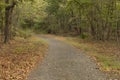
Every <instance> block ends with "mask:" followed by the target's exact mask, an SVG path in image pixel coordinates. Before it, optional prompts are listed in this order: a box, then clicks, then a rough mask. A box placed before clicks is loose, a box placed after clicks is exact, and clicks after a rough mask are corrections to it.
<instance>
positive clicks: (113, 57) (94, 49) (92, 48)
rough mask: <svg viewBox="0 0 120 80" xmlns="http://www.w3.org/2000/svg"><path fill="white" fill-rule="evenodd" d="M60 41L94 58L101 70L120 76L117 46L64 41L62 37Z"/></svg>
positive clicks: (119, 59) (73, 40) (72, 39)
mask: <svg viewBox="0 0 120 80" xmlns="http://www.w3.org/2000/svg"><path fill="white" fill-rule="evenodd" d="M59 39H61V40H64V41H65V42H67V43H69V44H71V45H73V46H75V47H77V48H79V49H80V50H82V51H84V52H85V53H87V54H88V55H89V56H92V57H93V58H94V59H95V61H96V62H97V63H98V65H99V66H100V69H101V70H103V71H106V72H113V73H117V74H120V52H119V48H118V46H117V45H115V44H111V43H104V42H94V41H87V40H83V39H80V38H72V37H66V38H64V39H63V38H62V37H61V38H59Z"/></svg>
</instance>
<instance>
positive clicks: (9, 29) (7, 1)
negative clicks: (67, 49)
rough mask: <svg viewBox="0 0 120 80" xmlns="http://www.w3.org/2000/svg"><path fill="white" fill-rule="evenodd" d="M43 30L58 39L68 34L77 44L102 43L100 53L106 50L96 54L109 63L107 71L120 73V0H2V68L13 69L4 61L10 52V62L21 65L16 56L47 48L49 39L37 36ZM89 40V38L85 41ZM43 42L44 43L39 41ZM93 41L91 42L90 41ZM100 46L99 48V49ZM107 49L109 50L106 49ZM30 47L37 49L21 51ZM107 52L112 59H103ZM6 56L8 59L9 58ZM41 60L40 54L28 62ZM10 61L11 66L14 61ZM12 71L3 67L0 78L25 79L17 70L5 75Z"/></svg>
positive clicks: (30, 64) (3, 79)
mask: <svg viewBox="0 0 120 80" xmlns="http://www.w3.org/2000/svg"><path fill="white" fill-rule="evenodd" d="M41 34H42V35H54V36H59V38H58V37H57V38H58V39H61V38H62V39H63V37H64V38H66V37H67V38H66V40H65V42H67V43H69V44H72V45H73V46H75V47H77V48H78V47H79V48H80V47H82V48H83V47H85V46H86V45H87V47H85V49H86V48H88V46H90V47H92V46H93V45H95V46H96V45H97V46H98V45H99V47H97V48H100V49H99V51H98V52H97V53H103V54H100V55H102V56H100V55H97V54H95V55H94V56H95V57H98V61H100V62H103V64H104V63H105V65H104V66H105V67H106V66H107V68H105V71H107V72H109V71H111V72H113V73H116V74H117V75H118V74H120V64H119V62H120V0H0V56H1V57H0V68H1V66H2V67H4V68H3V70H4V71H5V70H8V71H9V69H8V68H5V66H7V65H8V63H7V65H6V64H3V63H2V60H3V58H4V57H5V56H6V55H7V57H9V58H10V60H11V62H10V63H13V64H14V65H18V63H19V62H18V63H17V62H15V63H14V62H12V60H14V58H15V56H19V57H20V60H21V59H26V57H28V56H30V58H33V56H34V57H36V56H37V54H36V53H37V52H36V50H42V52H45V51H47V48H48V44H47V42H45V41H43V40H41V39H40V40H38V37H36V35H37V36H38V35H41ZM31 36H32V39H31ZM60 36H62V37H60ZM33 38H34V39H33ZM75 41H76V42H77V43H75ZM81 41H82V42H81ZM86 41H88V42H87V43H85V42H86ZM39 42H40V45H38V44H36V43H39ZM20 43H21V44H20ZM89 43H90V45H88V44H89ZM93 43H94V44H93ZM24 44H26V45H28V46H25V45H24ZM80 44H81V45H80ZM82 44H83V45H82ZM92 44H93V45H92ZM102 44H103V45H102ZM106 44H107V45H106ZM11 45H12V46H11ZM101 45H102V46H101ZM10 46H11V47H10ZM18 46H19V48H18ZM23 46H24V47H23ZM41 46H42V47H43V48H44V49H43V48H41ZM38 47H39V48H38ZM11 48H12V49H11ZM22 48H25V49H22ZM40 48H41V49H40ZM82 48H80V49H82ZM97 48H95V49H96V50H97ZM103 48H104V49H103ZM90 49H91V48H90ZM95 49H94V50H93V51H95ZM107 49H108V51H106V50H107ZM29 50H32V51H33V52H36V53H35V54H34V55H32V54H33V53H31V54H24V55H22V54H21V55H18V54H20V53H22V52H25V51H26V53H30V52H32V51H29ZM102 50H103V51H102ZM89 52H90V51H89ZM8 53H9V54H8ZM13 53H15V54H13ZM95 53H96V52H95ZM104 53H110V54H104ZM114 53H115V54H114ZM103 55H104V56H105V57H104V60H109V62H105V61H103ZM10 56H12V58H11V57H10ZM13 56H14V58H13ZM42 56H43V53H42ZM106 56H107V57H106ZM113 56H114V59H115V60H113ZM2 57H3V58H2ZM108 57H109V58H108ZM99 58H100V59H99ZM4 59H5V60H6V61H7V60H8V58H4ZM15 59H16V58H15ZM41 59H42V58H41ZM101 59H102V60H101ZM5 60H3V62H4V61H5ZM37 60H38V58H36V59H35V60H33V62H34V63H29V62H31V61H30V59H27V60H26V61H28V63H29V64H28V66H32V67H31V68H33V67H34V66H33V65H35V64H36V63H37ZM16 61H17V60H16ZM18 61H19V60H18ZM23 61H24V60H23ZM112 61H113V62H112ZM21 62H22V61H21ZM110 62H111V63H110ZM16 63H17V64H16ZM115 63H116V64H115ZM9 65H10V66H11V64H9ZM19 65H23V66H24V65H25V64H23V63H19ZM19 65H18V66H19ZM12 66H13V65H12ZM111 66H113V67H111ZM116 66H117V67H116ZM108 67H109V69H108ZM31 68H30V69H29V70H31ZM25 69H28V67H27V68H25ZM14 70H15V69H14ZM9 72H10V71H9ZM11 73H12V72H10V73H6V72H4V73H2V72H1V70H0V79H1V76H2V77H3V78H2V80H24V79H23V78H21V79H19V78H16V76H14V74H13V75H11V76H12V78H11V77H9V78H8V76H7V77H5V74H6V75H8V74H11ZM24 73H25V72H24ZM25 74H27V73H25ZM111 75H113V74H111ZM20 76H21V75H20ZM24 77H26V76H24ZM117 77H118V76H117ZM14 78H15V79H14ZM118 80H119V79H118Z"/></svg>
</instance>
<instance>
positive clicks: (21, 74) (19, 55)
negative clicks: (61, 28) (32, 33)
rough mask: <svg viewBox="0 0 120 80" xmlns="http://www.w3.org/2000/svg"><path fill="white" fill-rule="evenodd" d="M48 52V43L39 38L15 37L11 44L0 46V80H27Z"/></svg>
mask: <svg viewBox="0 0 120 80" xmlns="http://www.w3.org/2000/svg"><path fill="white" fill-rule="evenodd" d="M46 51H47V43H46V42H45V41H44V40H42V39H40V38H38V37H29V38H27V39H24V38H22V37H15V38H14V40H11V41H10V43H9V44H0V79H1V80H25V79H26V78H27V75H28V74H29V73H30V71H31V70H32V69H33V68H34V67H35V66H36V64H37V63H40V62H41V61H42V59H43V58H44V56H45V53H46Z"/></svg>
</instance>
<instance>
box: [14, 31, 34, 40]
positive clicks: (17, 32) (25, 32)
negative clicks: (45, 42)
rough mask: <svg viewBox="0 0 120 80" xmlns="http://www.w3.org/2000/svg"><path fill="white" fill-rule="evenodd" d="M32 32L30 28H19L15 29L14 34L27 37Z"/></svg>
mask: <svg viewBox="0 0 120 80" xmlns="http://www.w3.org/2000/svg"><path fill="white" fill-rule="evenodd" d="M32 34H33V32H32V31H31V30H28V29H27V30H23V29H19V30H17V31H16V36H19V37H23V38H29V37H31V36H32Z"/></svg>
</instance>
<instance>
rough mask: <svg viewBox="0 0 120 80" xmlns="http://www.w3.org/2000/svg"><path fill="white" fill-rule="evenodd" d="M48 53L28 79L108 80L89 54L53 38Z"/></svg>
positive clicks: (49, 39)
mask: <svg viewBox="0 0 120 80" xmlns="http://www.w3.org/2000/svg"><path fill="white" fill-rule="evenodd" d="M44 39H45V40H47V41H48V43H49V50H48V54H47V55H46V57H45V59H44V60H43V62H42V63H41V64H38V66H37V67H36V69H34V70H33V71H32V72H31V74H30V75H29V76H28V80H108V79H107V78H106V75H105V74H104V73H102V72H101V71H99V69H98V66H97V65H96V64H95V63H94V61H92V60H91V59H90V58H89V57H88V56H87V55H85V54H83V53H80V51H79V50H78V49H76V48H74V47H72V46H71V45H69V44H66V43H64V42H61V41H59V40H55V39H52V38H44Z"/></svg>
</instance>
